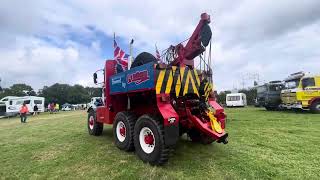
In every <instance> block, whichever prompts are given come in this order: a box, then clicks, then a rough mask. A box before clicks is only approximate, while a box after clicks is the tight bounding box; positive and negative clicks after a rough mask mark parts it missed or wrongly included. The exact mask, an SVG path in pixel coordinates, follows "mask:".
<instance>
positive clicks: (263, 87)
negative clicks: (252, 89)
mask: <svg viewBox="0 0 320 180" xmlns="http://www.w3.org/2000/svg"><path fill="white" fill-rule="evenodd" d="M265 91H267V87H266V86H259V87H257V93H263V92H265Z"/></svg>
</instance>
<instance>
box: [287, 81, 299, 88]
mask: <svg viewBox="0 0 320 180" xmlns="http://www.w3.org/2000/svg"><path fill="white" fill-rule="evenodd" d="M298 85H299V79H295V80H292V81H287V82H285V88H286V89H293V88H297V87H298Z"/></svg>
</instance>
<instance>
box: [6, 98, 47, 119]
mask: <svg viewBox="0 0 320 180" xmlns="http://www.w3.org/2000/svg"><path fill="white" fill-rule="evenodd" d="M23 103H26V105H27V107H28V109H29V112H30V113H33V107H34V106H35V105H37V106H38V112H44V98H43V97H37V96H24V97H17V96H6V97H4V98H2V99H1V100H0V117H3V116H4V117H11V116H16V115H17V114H19V110H20V107H21V106H22V104H23Z"/></svg>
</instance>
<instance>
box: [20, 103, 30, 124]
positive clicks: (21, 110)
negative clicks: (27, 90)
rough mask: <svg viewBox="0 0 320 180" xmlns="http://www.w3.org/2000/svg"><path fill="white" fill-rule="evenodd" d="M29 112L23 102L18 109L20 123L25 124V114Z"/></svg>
mask: <svg viewBox="0 0 320 180" xmlns="http://www.w3.org/2000/svg"><path fill="white" fill-rule="evenodd" d="M28 112H29V109H28V107H27V106H26V103H25V102H24V103H23V104H22V106H21V108H20V118H21V123H26V122H27V113H28Z"/></svg>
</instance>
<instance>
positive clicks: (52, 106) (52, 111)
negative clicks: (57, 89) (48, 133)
mask: <svg viewBox="0 0 320 180" xmlns="http://www.w3.org/2000/svg"><path fill="white" fill-rule="evenodd" d="M52 113H54V103H50V114H52Z"/></svg>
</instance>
